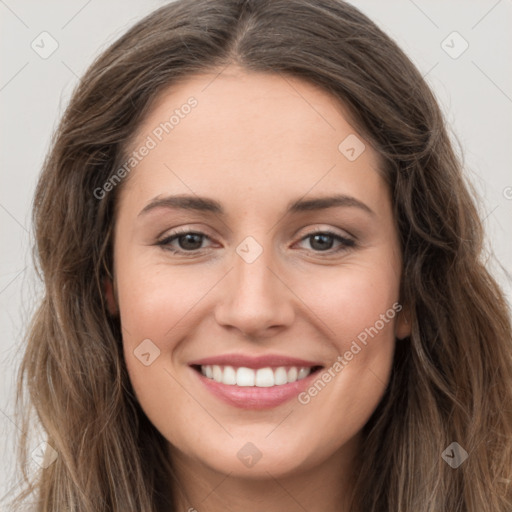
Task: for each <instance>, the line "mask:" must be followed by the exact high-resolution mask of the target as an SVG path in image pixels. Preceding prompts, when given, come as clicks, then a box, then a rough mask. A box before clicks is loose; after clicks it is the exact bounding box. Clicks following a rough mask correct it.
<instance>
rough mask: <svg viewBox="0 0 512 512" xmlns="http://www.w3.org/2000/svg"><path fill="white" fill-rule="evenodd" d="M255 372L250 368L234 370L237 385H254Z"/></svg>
mask: <svg viewBox="0 0 512 512" xmlns="http://www.w3.org/2000/svg"><path fill="white" fill-rule="evenodd" d="M254 378H255V372H254V370H251V369H250V368H244V367H241V368H238V370H237V371H236V385H237V386H254Z"/></svg>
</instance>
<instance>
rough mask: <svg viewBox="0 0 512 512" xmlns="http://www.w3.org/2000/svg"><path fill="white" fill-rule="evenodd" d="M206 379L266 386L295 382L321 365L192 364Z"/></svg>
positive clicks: (224, 382) (237, 384)
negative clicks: (262, 366)
mask: <svg viewBox="0 0 512 512" xmlns="http://www.w3.org/2000/svg"><path fill="white" fill-rule="evenodd" d="M192 368H193V369H194V370H196V371H197V372H199V373H200V374H201V375H203V376H204V377H206V378H207V379H210V380H213V381H215V382H219V383H221V384H226V385H228V386H239V387H258V388H268V387H277V386H283V385H285V384H290V383H293V382H297V381H298V380H301V379H304V378H306V377H308V376H309V375H311V374H313V373H315V372H318V371H319V370H321V369H322V368H323V366H310V367H300V366H279V367H276V368H271V367H270V366H268V367H265V368H258V369H253V368H247V367H244V366H240V367H234V366H228V365H192Z"/></svg>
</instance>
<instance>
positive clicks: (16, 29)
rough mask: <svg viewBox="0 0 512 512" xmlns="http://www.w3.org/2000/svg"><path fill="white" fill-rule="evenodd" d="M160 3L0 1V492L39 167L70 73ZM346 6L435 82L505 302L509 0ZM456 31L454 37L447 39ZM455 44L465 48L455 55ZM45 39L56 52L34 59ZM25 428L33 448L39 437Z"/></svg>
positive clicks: (511, 215)
mask: <svg viewBox="0 0 512 512" xmlns="http://www.w3.org/2000/svg"><path fill="white" fill-rule="evenodd" d="M164 3H165V2H163V1H157V0H148V1H146V2H142V0H111V1H109V2H105V1H104V2H100V1H99V0H89V1H87V0H83V1H69V0H68V1H64V0H51V1H45V2H39V1H36V0H32V1H28V0H20V1H16V0H5V1H4V0H0V38H1V50H0V51H1V62H2V66H1V71H0V73H1V74H0V106H1V112H2V116H1V120H0V123H1V134H2V139H1V141H2V143H1V148H0V177H1V186H0V236H1V240H2V242H1V246H2V251H1V253H0V495H3V494H4V493H5V492H6V491H7V488H8V487H7V486H8V485H11V484H13V482H15V481H16V475H14V474H13V470H14V466H13V462H14V458H13V442H14V433H15V432H16V429H18V430H19V427H18V426H17V425H16V424H15V419H14V417H13V411H14V395H13V390H14V379H15V375H16V368H17V366H18V363H19V360H20V357H21V351H22V348H23V345H22V336H23V334H24V331H25V329H26V326H27V324H28V321H29V319H30V316H31V313H32V312H33V310H34V307H35V305H36V303H37V299H38V297H39V296H40V293H41V285H40V283H39V282H38V280H37V277H36V275H35V272H34V269H33V266H32V261H31V244H32V242H31V236H30V231H31V223H30V207H31V201H32V194H33V192H34V187H35V184H36V180H37V176H38V173H39V170H40V168H41V164H42V161H43V158H44V155H45V153H46V151H47V149H48V146H49V142H50V137H51V134H52V132H53V130H54V128H55V127H56V124H57V121H58V119H59V117H60V115H61V114H62V112H63V110H64V108H65V106H66V104H67V102H68V100H69V97H70V94H71V92H72V90H73V88H74V87H75V85H76V83H77V77H78V76H80V75H81V74H82V73H83V72H84V71H85V69H86V67H87V66H88V65H89V64H90V62H91V61H92V59H93V58H94V57H95V56H96V55H97V54H98V53H99V52H101V51H102V50H103V49H105V48H106V47H107V46H108V45H109V44H110V43H111V42H113V41H114V40H115V39H116V38H117V37H119V36H120V35H121V34H122V33H123V32H125V30H126V29H127V28H128V27H129V26H131V25H132V24H133V23H135V22H136V21H137V20H139V19H140V18H141V17H142V16H143V15H144V14H146V13H148V12H150V11H151V10H153V9H155V8H157V7H159V6H160V5H163V4H164ZM351 3H353V4H354V5H356V6H357V7H359V8H360V9H361V10H362V11H363V12H365V13H366V14H367V15H369V16H370V17H371V18H372V19H373V20H374V21H375V22H377V24H379V25H380V26H381V27H382V28H383V29H384V30H385V31H386V32H387V33H388V34H390V35H391V36H392V37H393V38H394V39H395V40H396V41H397V42H398V43H399V45H400V46H401V47H402V48H403V49H404V50H405V52H406V53H407V54H408V55H409V56H410V58H411V59H412V60H413V62H414V63H415V64H416V65H417V67H418V68H419V69H420V70H421V72H422V73H423V74H424V75H425V76H426V78H427V81H428V82H429V84H430V85H431V87H432V88H433V90H434V92H435V94H436V96H437V98H438V100H439V102H440V104H441V106H442V108H443V110H444V112H445V116H446V119H447V122H448V124H449V125H450V126H451V129H452V132H453V133H452V137H453V140H454V142H455V144H456V145H457V148H458V149H457V151H460V152H462V153H463V155H464V159H465V163H466V165H465V168H466V173H467V175H468V177H469V178H470V179H471V180H472V181H473V183H474V184H475V185H476V187H477V189H478V191H479V192H480V194H481V196H482V203H481V206H480V209H481V215H482V218H485V227H486V230H487V234H488V242H489V248H490V250H491V251H492V253H493V255H494V256H493V257H492V258H491V259H490V261H489V265H490V267H491V270H492V271H493V272H494V274H495V276H496V278H497V279H498V280H499V282H500V283H501V285H502V286H503V288H504V290H505V293H506V294H507V297H508V299H509V301H511V302H512V300H511V299H512V286H511V280H510V277H507V272H508V273H510V272H512V236H511V235H512V222H511V220H512V172H511V162H512V137H511V136H512V116H511V113H512V73H511V68H510V62H512V35H511V32H512V31H511V28H512V24H511V22H512V0H499V1H496V0H473V1H471V2H468V1H463V0H450V1H447V0H437V1H427V0H414V1H413V0H393V1H386V2H384V1H382V0H381V1H379V0H373V1H371V0H361V1H352V2H351ZM454 31H456V32H458V33H459V34H460V36H461V37H462V38H463V39H461V38H460V37H459V36H456V35H455V36H453V35H450V34H452V33H453V32H454ZM42 32H48V33H49V34H50V36H47V35H43V36H41V35H40V34H41V33H42ZM464 40H465V41H467V44H468V45H469V46H468V48H467V50H466V51H465V52H464V53H462V54H461V55H460V56H458V57H457V58H453V57H456V56H457V54H458V53H460V51H461V50H462V49H463V48H464V46H465V43H464ZM53 41H56V43H54V42H53ZM443 41H445V42H444V43H443ZM52 44H54V45H55V44H58V48H57V49H56V50H55V51H54V53H52V54H51V55H49V56H47V55H44V52H49V51H50V50H51V45H52ZM32 45H33V46H34V47H35V48H33V47H32ZM36 49H37V51H36ZM38 52H39V53H38ZM41 53H42V54H43V56H41ZM450 53H451V55H450ZM43 57H46V58H43ZM459 144H460V147H459ZM27 434H30V436H31V437H32V436H33V437H34V441H33V442H32V443H31V446H32V445H33V446H34V448H35V447H36V446H37V444H38V443H39V442H40V441H39V440H37V439H42V438H40V435H41V434H40V433H36V432H30V433H27ZM38 436H39V438H38ZM0 508H1V505H0ZM2 510H3V508H2Z"/></svg>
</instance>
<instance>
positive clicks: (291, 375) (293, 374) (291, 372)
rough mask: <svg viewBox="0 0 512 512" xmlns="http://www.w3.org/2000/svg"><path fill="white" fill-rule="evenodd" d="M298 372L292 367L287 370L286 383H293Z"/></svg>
mask: <svg viewBox="0 0 512 512" xmlns="http://www.w3.org/2000/svg"><path fill="white" fill-rule="evenodd" d="M298 373H299V372H298V370H297V368H295V366H292V367H291V368H290V369H289V370H288V377H287V378H288V382H295V381H296V380H297V374H298Z"/></svg>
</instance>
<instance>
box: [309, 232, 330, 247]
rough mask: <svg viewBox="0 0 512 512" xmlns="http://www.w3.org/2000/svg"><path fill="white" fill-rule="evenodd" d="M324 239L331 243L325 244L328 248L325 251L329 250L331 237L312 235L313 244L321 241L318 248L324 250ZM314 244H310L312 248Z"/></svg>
mask: <svg viewBox="0 0 512 512" xmlns="http://www.w3.org/2000/svg"><path fill="white" fill-rule="evenodd" d="M326 239H328V240H329V241H330V242H331V243H328V242H327V245H328V246H329V247H327V249H330V248H331V247H332V238H331V235H325V234H318V235H313V241H314V242H316V241H317V240H321V242H320V247H319V248H320V249H326V247H325V245H322V244H325V241H326ZM314 242H313V243H312V244H311V245H312V246H313V247H314Z"/></svg>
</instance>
